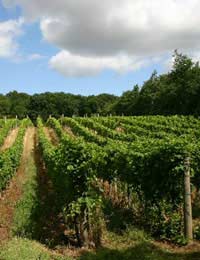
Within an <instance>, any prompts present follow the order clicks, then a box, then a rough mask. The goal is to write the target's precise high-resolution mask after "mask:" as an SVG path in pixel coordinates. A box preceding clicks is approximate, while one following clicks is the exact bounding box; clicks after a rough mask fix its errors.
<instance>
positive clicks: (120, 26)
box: [3, 0, 200, 76]
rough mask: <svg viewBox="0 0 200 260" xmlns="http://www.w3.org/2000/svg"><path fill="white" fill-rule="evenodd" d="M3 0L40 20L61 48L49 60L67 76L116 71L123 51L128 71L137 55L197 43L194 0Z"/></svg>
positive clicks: (196, 1)
mask: <svg viewBox="0 0 200 260" xmlns="http://www.w3.org/2000/svg"><path fill="white" fill-rule="evenodd" d="M3 2H4V4H6V5H7V6H8V5H9V6H11V5H15V4H18V5H20V6H21V7H22V8H23V10H24V15H25V17H26V19H29V20H40V28H41V31H42V34H43V37H44V39H45V40H46V41H47V42H49V43H51V44H53V45H55V46H57V47H59V48H61V52H59V53H58V54H57V55H56V56H54V57H52V59H51V61H50V64H51V65H52V62H53V64H54V66H52V67H53V68H56V69H57V70H59V71H60V72H62V73H63V74H64V75H67V76H68V75H71V74H77V75H82V74H83V75H85V74H87V72H88V73H89V74H90V73H92V71H93V73H94V71H95V73H96V72H97V71H99V72H100V71H101V70H103V69H107V68H110V69H113V70H115V71H121V69H119V67H120V68H121V66H122V65H121V59H122V58H121V57H126V58H124V59H125V60H126V62H125V65H124V61H123V62H122V63H123V66H122V67H123V68H125V70H126V71H127V70H134V69H135V68H137V67H138V66H133V64H135V62H136V61H137V62H138V60H139V61H140V62H139V63H140V64H141V65H140V66H142V65H143V64H144V65H145V64H146V59H147V58H148V57H160V56H162V55H163V56H165V55H166V53H168V52H172V51H173V50H174V49H182V50H184V51H190V50H194V51H198V50H199V49H200V46H199V42H200V26H198V25H199V24H200V16H199V10H200V1H199V0H165V1H161V0H151V1H147V0H134V1H133V0H102V1H99V0H84V1H82V0H57V1H53V0H42V1H41V0H32V1H27V0H4V1H3ZM69 56H70V58H71V57H73V58H74V59H75V60H76V65H73V67H74V69H75V68H76V69H77V70H78V72H77V73H75V72H73V73H72V69H70V67H69V66H68V60H66V59H69ZM77 57H78V58H77ZM119 57H120V58H119ZM127 57H129V58H127ZM111 61H112V62H111ZM74 63H75V62H74ZM74 63H73V64H74ZM117 63H119V64H118V65H117ZM55 64H56V65H55ZM64 64H65V65H64ZM80 64H81V65H80ZM113 64H115V65H113ZM64 67H65V69H63V68H64ZM58 68H59V69H58ZM61 68H62V69H61ZM97 68H98V69H97ZM73 71H74V70H73ZM81 71H82V73H81ZM93 73H92V74H93Z"/></svg>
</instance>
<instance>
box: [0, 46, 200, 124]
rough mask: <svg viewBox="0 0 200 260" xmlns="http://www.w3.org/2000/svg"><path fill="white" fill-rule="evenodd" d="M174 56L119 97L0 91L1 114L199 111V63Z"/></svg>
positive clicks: (69, 114) (174, 112)
mask: <svg viewBox="0 0 200 260" xmlns="http://www.w3.org/2000/svg"><path fill="white" fill-rule="evenodd" d="M173 60H174V62H173V66H172V69H171V71H169V72H168V73H165V74H162V75H158V74H157V72H156V71H154V72H153V73H152V75H151V77H150V78H149V79H148V80H147V81H145V82H144V84H143V85H142V86H141V87H139V86H138V85H136V86H134V87H133V89H132V90H129V91H126V92H124V93H123V94H122V95H121V96H120V97H118V96H115V95H111V94H100V95H97V96H94V95H92V96H82V95H73V94H69V93H64V92H60V93H50V92H46V93H42V94H34V95H28V94H26V93H18V92H17V91H12V92H9V93H8V94H6V95H0V116H1V117H2V116H8V117H13V116H16V115H17V116H18V117H19V118H23V117H25V116H29V117H30V118H31V119H36V118H37V116H38V115H40V116H41V117H43V118H44V119H46V118H48V117H49V115H52V116H54V117H60V116H61V115H64V116H73V115H74V116H84V115H87V116H91V115H94V114H99V115H110V114H112V115H157V114H158V115H174V114H179V115H199V113H200V99H199V97H200V66H199V63H198V62H194V61H193V60H192V59H191V58H190V57H188V56H187V55H183V54H181V53H178V52H177V51H175V52H174V54H173Z"/></svg>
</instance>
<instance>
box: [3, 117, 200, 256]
mask: <svg viewBox="0 0 200 260" xmlns="http://www.w3.org/2000/svg"><path fill="white" fill-rule="evenodd" d="M28 131H29V132H28ZM31 131H32V132H31ZM27 133H28V134H27ZM31 138H32V139H31ZM23 140H26V142H27V143H28V142H32V146H33V147H32V148H30V151H29V152H30V154H32V155H31V156H32V157H31V158H32V159H31V160H32V165H31V166H30V167H32V168H31V169H32V170H33V169H34V171H35V175H34V176H32V177H30V178H31V179H30V180H29V179H28V181H26V178H28V177H23V178H24V181H23V185H22V186H25V188H22V191H21V192H20V195H19V198H18V199H17V200H18V202H17V206H16V205H15V206H14V208H13V218H12V219H11V223H9V226H10V225H11V227H9V228H8V227H7V226H8V225H7V226H6V225H5V223H3V222H5V221H0V232H1V233H0V234H1V235H2V234H4V236H5V239H3V240H5V241H4V243H3V245H4V244H5V243H7V241H8V239H10V236H17V237H21V238H28V239H34V240H37V241H40V242H41V243H42V244H46V245H47V246H49V247H50V248H55V246H58V244H59V245H62V247H73V248H89V249H91V250H93V249H94V248H99V247H101V246H102V245H104V243H105V233H106V232H107V231H111V232H114V233H115V234H117V235H118V236H120V235H122V234H123V233H124V232H125V231H126V230H129V229H132V228H136V229H137V230H143V232H145V234H147V235H148V236H149V237H151V238H152V239H154V240H155V241H160V243H161V242H162V243H169V244H173V245H174V246H175V245H179V246H183V245H187V244H190V243H191V241H192V239H193V238H194V240H195V241H196V243H197V247H198V245H199V244H198V240H199V239H200V191H199V187H200V186H199V183H200V175H199V173H200V150H199V147H200V120H199V119H198V118H195V117H192V116H169V117H165V116H137V117H125V116H121V117H119V116H118V117H117V116H113V117H73V118H69V117H61V118H59V119H55V118H53V117H49V119H48V120H47V121H46V122H44V121H43V120H42V119H41V118H37V121H36V122H35V126H34V125H33V123H32V122H31V121H30V120H29V119H28V118H26V119H23V120H18V119H7V120H6V119H5V120H3V119H1V120H0V192H1V197H0V205H1V204H2V205H3V202H2V201H5V200H6V199H5V198H6V196H7V195H6V193H7V190H8V193H9V192H10V190H12V182H13V179H14V180H15V178H16V176H17V174H18V171H19V168H20V167H21V168H22V169H21V171H22V172H26V171H27V174H29V172H30V171H32V170H30V169H29V170H26V167H25V166H24V164H26V163H28V162H29V163H30V162H31V160H30V158H28V157H27V159H26V160H25V159H24V161H23V158H24V157H23V156H25V155H26V154H28V152H25V154H24V152H23V149H25V148H24V147H25V145H24V141H23ZM31 140H32V141H31ZM23 154H24V155H23ZM22 163H23V165H22V166H20V165H21V164H22ZM186 177H187V181H190V183H189V186H187V185H186V184H187V183H186ZM186 188H188V189H189V190H186ZM188 203H189V204H190V203H191V205H189V204H188ZM190 206H192V210H193V227H191V225H192V223H189V222H188V221H191V218H192V214H191V212H190V211H191V208H190ZM2 208H3V207H2ZM188 210H189V211H188ZM2 211H3V210H2ZM115 213H116V214H115ZM0 214H1V208H0ZM13 223H14V224H13ZM5 226H6V228H5ZM5 230H6V232H7V233H8V234H9V235H5V232H3V231H5ZM10 234H12V235H10ZM2 237H3V236H2ZM4 246H5V245H4ZM198 249H199V248H198ZM6 252H7V251H6ZM3 257H5V256H4V255H3ZM145 257H147V256H145ZM145 257H144V256H143V258H137V257H136V256H135V258H134V257H133V258H132V257H131V256H129V258H125V257H124V258H123V257H121V258H122V259H174V260H176V259H199V258H200V251H198V253H195V255H194V258H192V257H191V258H189V256H186V254H185V256H183V255H181V256H180V258H179V256H178V255H177V256H173V255H172V258H171V256H170V255H169V256H167V255H166V256H164V255H163V258H156V256H155V255H152V258H148V257H147V258H145ZM176 257H177V258H176ZM195 257H196V258H195ZM107 258H108V259H117V258H109V257H107ZM0 259H1V254H0ZM2 259H11V258H6V257H5V258H2ZM22 259H23V258H22ZM25 259H26V258H25ZM30 259H32V258H30ZM33 259H69V258H56V257H55V258H53V257H52V258H47V257H46V258H45V257H44V258H33ZM80 259H106V255H105V258H95V256H94V258H89V257H88V258H87V257H86V258H80Z"/></svg>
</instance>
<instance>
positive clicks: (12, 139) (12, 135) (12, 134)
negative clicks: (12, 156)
mask: <svg viewBox="0 0 200 260" xmlns="http://www.w3.org/2000/svg"><path fill="white" fill-rule="evenodd" d="M18 131H19V127H17V128H14V129H12V130H11V131H10V132H9V134H8V136H7V137H6V138H5V140H4V143H3V145H2V147H1V148H0V151H5V150H6V149H8V148H10V147H11V146H12V145H13V144H14V142H15V139H16V137H17V134H18Z"/></svg>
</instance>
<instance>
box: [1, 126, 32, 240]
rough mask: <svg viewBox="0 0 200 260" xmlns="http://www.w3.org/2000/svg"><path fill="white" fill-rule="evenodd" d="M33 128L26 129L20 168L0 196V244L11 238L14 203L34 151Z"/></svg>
mask: <svg viewBox="0 0 200 260" xmlns="http://www.w3.org/2000/svg"><path fill="white" fill-rule="evenodd" d="M35 132H36V130H35V128H33V127H31V128H28V129H27V131H26V134H25V137H24V150H23V154H22V158H21V163H20V167H19V169H18V171H17V173H16V174H15V176H14V177H13V178H12V180H11V182H10V184H9V186H8V188H7V189H6V190H5V191H3V192H2V193H1V194H0V216H1V218H0V243H3V242H5V241H7V240H8V239H9V238H10V236H11V234H10V233H11V232H10V231H11V230H10V229H11V226H12V221H13V214H14V209H15V206H16V203H17V202H18V200H19V198H20V196H21V193H22V187H23V184H24V182H25V181H26V178H25V176H24V173H25V167H26V163H27V161H28V160H29V158H30V156H31V153H32V151H33V149H34V137H35Z"/></svg>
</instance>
